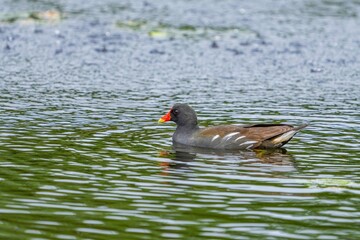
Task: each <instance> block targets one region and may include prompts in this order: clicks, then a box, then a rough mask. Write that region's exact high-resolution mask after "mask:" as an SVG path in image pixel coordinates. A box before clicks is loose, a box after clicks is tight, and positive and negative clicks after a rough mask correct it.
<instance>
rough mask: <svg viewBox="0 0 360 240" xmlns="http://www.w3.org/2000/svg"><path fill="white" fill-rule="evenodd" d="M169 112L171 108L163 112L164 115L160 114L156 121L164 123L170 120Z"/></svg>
mask: <svg viewBox="0 0 360 240" xmlns="http://www.w3.org/2000/svg"><path fill="white" fill-rule="evenodd" d="M170 112H171V110H170V111H169V112H168V113H167V114H165V115H164V116H162V117H161V118H160V119H159V121H158V123H164V122H167V121H170V120H171V115H170Z"/></svg>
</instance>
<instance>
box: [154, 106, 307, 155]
mask: <svg viewBox="0 0 360 240" xmlns="http://www.w3.org/2000/svg"><path fill="white" fill-rule="evenodd" d="M167 121H173V122H175V123H176V124H177V127H176V131H175V133H174V135H173V137H172V139H173V142H174V143H178V144H183V145H188V146H193V147H202V148H213V149H256V148H280V147H282V146H284V145H285V144H286V143H287V142H289V141H290V140H291V138H292V137H293V136H294V135H295V134H296V133H297V132H298V131H299V130H300V129H302V128H304V127H306V126H307V124H304V125H301V126H299V127H294V126H291V125H287V124H253V125H241V126H240V125H220V126H214V127H207V128H200V127H199V126H198V120H197V116H196V113H195V111H194V110H193V109H192V108H191V107H190V106H189V105H187V104H182V103H177V104H175V105H174V106H173V107H172V108H171V109H170V111H169V112H168V113H167V114H165V115H164V116H162V117H161V118H160V119H159V123H163V122H167Z"/></svg>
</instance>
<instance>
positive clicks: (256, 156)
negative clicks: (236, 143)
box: [159, 144, 296, 175]
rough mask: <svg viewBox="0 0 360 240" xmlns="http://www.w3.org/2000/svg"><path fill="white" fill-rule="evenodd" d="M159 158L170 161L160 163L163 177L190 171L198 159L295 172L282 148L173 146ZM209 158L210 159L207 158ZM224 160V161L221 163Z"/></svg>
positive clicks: (292, 158)
mask: <svg viewBox="0 0 360 240" xmlns="http://www.w3.org/2000/svg"><path fill="white" fill-rule="evenodd" d="M159 155H160V156H161V157H166V158H168V159H171V160H172V161H167V162H162V163H161V166H162V167H163V172H162V174H163V175H168V174H169V172H170V171H173V170H180V169H181V170H185V171H186V170H191V169H190V167H191V163H192V162H194V161H195V159H196V158H197V157H198V158H199V157H201V158H205V159H210V160H216V163H217V164H219V163H221V164H229V161H230V162H231V164H234V163H235V164H236V166H239V165H241V166H248V167H249V166H256V167H258V168H260V169H261V170H268V171H274V172H291V171H295V170H296V168H295V164H294V163H295V159H294V157H293V156H292V155H291V154H289V153H288V152H287V150H286V149H284V148H277V149H254V150H251V151H241V150H214V149H206V148H196V147H191V146H186V145H180V144H174V145H173V151H170V152H169V151H161V152H160V154H159ZM209 156H210V157H209ZM222 160H224V161H222Z"/></svg>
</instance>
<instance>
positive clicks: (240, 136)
mask: <svg viewBox="0 0 360 240" xmlns="http://www.w3.org/2000/svg"><path fill="white" fill-rule="evenodd" d="M244 137H245V136H240V137H238V138H237V139H235V142H236V141H238V140H240V139H242V138H244Z"/></svg>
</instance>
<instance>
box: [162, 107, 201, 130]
mask: <svg viewBox="0 0 360 240" xmlns="http://www.w3.org/2000/svg"><path fill="white" fill-rule="evenodd" d="M166 121H173V122H175V123H176V124H177V125H178V126H188V127H196V126H197V124H198V123H197V116H196V113H195V111H194V110H193V109H192V108H191V107H190V106H189V105H187V104H184V103H176V104H175V105H174V106H173V107H172V108H171V109H170V111H169V112H168V113H167V114H165V115H164V116H163V117H162V118H160V120H159V122H166Z"/></svg>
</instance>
